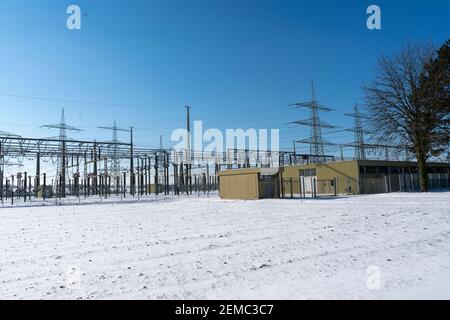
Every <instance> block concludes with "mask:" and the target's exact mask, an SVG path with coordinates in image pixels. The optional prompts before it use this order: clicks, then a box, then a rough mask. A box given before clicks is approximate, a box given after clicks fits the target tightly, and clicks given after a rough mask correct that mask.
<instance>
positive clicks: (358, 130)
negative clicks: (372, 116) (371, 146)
mask: <svg viewBox="0 0 450 320" xmlns="http://www.w3.org/2000/svg"><path fill="white" fill-rule="evenodd" d="M345 115H346V116H349V117H353V119H354V126H353V128H352V129H346V131H351V132H353V133H354V135H355V142H354V144H355V158H356V159H357V160H365V159H366V151H365V148H364V146H365V142H364V133H365V131H364V129H363V125H362V119H363V118H366V119H367V118H368V117H367V116H366V115H364V114H363V113H362V112H361V111H360V109H359V105H358V103H355V107H354V109H353V113H345Z"/></svg>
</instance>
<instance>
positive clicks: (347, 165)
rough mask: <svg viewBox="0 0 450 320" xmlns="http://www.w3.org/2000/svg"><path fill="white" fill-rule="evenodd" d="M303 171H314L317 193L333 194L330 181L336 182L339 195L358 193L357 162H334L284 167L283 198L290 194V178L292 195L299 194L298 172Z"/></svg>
mask: <svg viewBox="0 0 450 320" xmlns="http://www.w3.org/2000/svg"><path fill="white" fill-rule="evenodd" d="M305 169H316V177H317V180H319V182H318V183H317V186H318V189H317V192H318V193H334V186H332V184H331V180H333V179H336V181H337V192H338V193H339V194H354V193H358V192H359V188H358V172H359V171H358V163H357V161H356V160H355V161H336V162H327V163H313V164H307V165H296V166H289V167H284V168H283V170H282V176H283V178H282V179H283V186H284V193H285V196H288V195H289V194H290V193H291V189H290V184H291V182H290V179H291V178H292V188H293V193H294V194H299V193H300V191H299V190H300V187H301V185H300V184H301V180H300V170H305ZM325 180H326V181H325Z"/></svg>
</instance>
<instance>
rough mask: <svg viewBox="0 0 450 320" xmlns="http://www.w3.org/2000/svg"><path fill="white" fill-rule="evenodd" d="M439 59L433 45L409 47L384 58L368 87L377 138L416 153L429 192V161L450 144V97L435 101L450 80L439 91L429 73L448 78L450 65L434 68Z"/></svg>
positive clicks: (423, 186) (423, 184) (422, 186)
mask: <svg viewBox="0 0 450 320" xmlns="http://www.w3.org/2000/svg"><path fill="white" fill-rule="evenodd" d="M447 49H448V43H447ZM437 59H438V54H437V52H436V50H435V49H434V48H433V46H432V45H430V44H425V45H418V44H416V45H411V44H409V45H406V46H405V47H403V48H402V49H401V51H400V53H399V54H398V55H396V56H392V57H387V56H381V57H380V58H379V61H378V69H377V73H376V76H375V79H374V80H373V81H372V82H371V83H369V84H366V85H364V87H363V90H364V91H365V96H366V107H367V111H368V113H369V115H370V117H369V120H368V125H369V126H370V127H371V128H370V129H371V132H374V134H373V138H375V139H376V140H377V141H378V142H380V143H389V144H395V145H398V146H405V147H406V148H408V149H409V150H410V151H411V152H413V153H414V154H415V156H416V159H417V162H418V168H419V180H420V190H421V191H428V176H427V169H426V162H427V161H428V159H429V157H430V156H431V155H436V153H439V152H442V151H443V150H442V145H443V144H445V143H448V107H445V105H447V106H448V100H447V101H445V100H446V99H448V92H447V93H446V94H445V93H444V95H442V94H441V96H443V97H444V99H443V100H442V99H441V100H440V102H439V103H438V102H437V100H436V99H434V97H435V96H436V95H437V92H442V85H443V83H444V84H445V82H446V84H445V85H446V86H447V88H448V77H447V78H446V79H445V78H444V79H443V82H442V81H441V83H440V87H438V86H437V85H436V84H433V83H434V80H433V79H431V78H435V77H436V76H434V75H430V74H429V70H427V66H430V65H433V66H435V69H439V71H438V73H439V72H444V73H447V74H448V63H447V64H445V63H444V64H442V63H434V62H435V61H436V60H437ZM445 65H446V66H445ZM435 71H436V72H437V70H435ZM430 79H431V80H430ZM445 85H444V87H445ZM444 91H445V90H444ZM446 119H447V121H446ZM446 133H447V134H446ZM446 141H447V142H446Z"/></svg>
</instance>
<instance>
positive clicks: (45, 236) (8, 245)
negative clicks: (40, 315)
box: [0, 192, 450, 299]
mask: <svg viewBox="0 0 450 320" xmlns="http://www.w3.org/2000/svg"><path fill="white" fill-rule="evenodd" d="M127 201H128V202H124V201H122V200H120V199H115V200H114V199H109V200H105V202H104V203H103V204H99V203H97V204H89V205H72V204H71V203H73V202H76V201H75V200H74V201H72V202H71V201H68V202H67V203H66V205H60V206H56V205H54V203H53V202H52V201H49V202H48V203H46V204H47V206H42V205H38V204H37V203H32V205H31V206H30V204H28V205H26V204H22V205H21V206H19V207H16V208H7V207H5V208H0V221H1V225H0V243H1V251H0V298H1V299H17V298H18V299H149V298H150V299H332V298H333V299H379V298H385V299H398V298H405V299H449V298H450V206H449V204H450V192H435V193H427V194H419V193H392V194H381V195H365V196H349V197H338V198H322V199H320V198H319V199H273V200H272V199H267V200H259V201H238V200H236V201H232V200H221V199H219V198H217V197H215V196H214V197H209V198H208V197H196V196H195V197H191V198H190V199H188V198H187V197H186V196H184V197H181V198H174V197H165V198H164V197H159V198H158V199H156V198H154V197H153V198H145V199H141V200H140V201H136V200H132V199H128V200H127ZM368 268H369V269H368ZM368 270H369V273H368ZM370 270H372V271H373V270H378V271H379V273H376V275H378V274H379V277H375V278H373V277H372V276H374V274H373V273H371V271H370ZM376 275H375V276H376ZM373 279H375V286H373V285H371V283H372V282H370V280H373ZM378 280H379V281H378ZM377 281H378V282H377ZM368 284H369V285H368ZM372 284H373V283H372ZM377 284H379V285H377Z"/></svg>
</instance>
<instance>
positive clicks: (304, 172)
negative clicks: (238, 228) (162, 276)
mask: <svg viewBox="0 0 450 320" xmlns="http://www.w3.org/2000/svg"><path fill="white" fill-rule="evenodd" d="M311 88H312V99H311V101H308V102H299V103H295V104H293V105H291V106H292V107H293V108H295V109H307V110H309V118H307V119H304V120H297V121H293V122H291V123H292V124H295V125H300V126H308V127H310V137H309V138H307V139H302V140H294V141H293V150H292V151H276V152H270V151H265V152H262V151H261V150H247V149H243V150H241V149H239V150H238V149H228V150H226V151H225V152H221V153H219V152H212V153H208V154H207V155H206V154H204V153H203V151H200V150H192V149H191V148H190V145H189V144H190V138H189V139H187V141H188V146H187V147H186V149H185V150H182V151H177V152H175V151H174V150H172V149H164V148H163V147H162V144H160V148H144V147H138V146H136V145H135V144H134V142H133V127H130V128H129V129H121V128H118V127H117V125H116V123H115V122H114V125H113V126H112V127H98V128H101V129H106V130H111V131H112V132H113V138H112V140H111V141H103V142H102V141H96V140H93V141H83V140H76V139H71V138H68V137H67V132H72V131H81V130H79V129H77V128H74V127H72V126H69V125H67V124H66V123H65V118H64V110H63V113H62V117H61V122H60V123H59V124H53V125H44V126H41V127H44V128H49V129H57V130H59V136H58V137H56V138H25V137H21V136H17V135H14V134H9V133H6V132H2V131H0V198H1V204H2V206H5V205H6V206H11V205H14V204H17V203H24V202H25V203H26V202H29V203H31V202H36V201H39V200H42V201H45V200H48V199H65V198H75V199H78V200H79V201H81V199H86V198H93V197H97V198H100V199H103V198H110V197H120V198H121V199H124V198H127V197H128V198H129V197H134V198H138V199H139V198H141V197H144V196H149V195H156V196H158V195H166V196H168V195H172V196H180V195H183V194H184V195H187V196H191V195H197V196H200V195H207V196H208V195H209V194H210V193H218V195H219V196H220V197H221V198H223V199H262V198H294V197H300V198H307V197H318V196H327V197H329V196H338V195H345V194H368V193H386V192H399V191H400V192H411V191H418V190H419V177H418V168H417V163H416V162H415V161H414V159H413V158H412V157H411V154H410V150H409V149H408V148H407V147H405V146H401V145H385V144H373V143H367V142H365V140H364V135H365V133H367V132H366V131H365V130H364V129H363V125H362V122H363V120H364V119H367V116H366V115H364V114H363V113H362V112H361V111H360V110H359V107H358V105H357V104H356V105H355V107H354V112H352V113H347V114H345V115H346V116H350V117H352V118H353V119H354V126H353V128H350V129H345V128H344V129H342V128H338V127H337V126H334V125H332V124H328V123H325V122H323V121H322V120H321V119H320V116H319V115H320V113H321V112H329V111H333V109H331V108H328V107H325V106H323V105H321V104H319V103H318V101H317V100H316V98H315V93H314V86H313V84H312V85H311ZM189 108H190V107H186V109H187V132H188V133H189V137H190V132H191V131H190V120H189V119H190V118H189ZM323 129H328V130H330V129H332V130H335V131H331V132H327V134H329V133H331V134H334V133H337V132H342V131H348V132H352V133H353V134H354V142H352V143H331V142H328V141H326V140H325V139H323V138H322V130H323ZM118 131H123V132H127V133H128V134H129V140H128V142H120V141H119V140H118V137H117V135H118ZM299 143H301V144H308V145H309V153H307V154H301V153H297V152H296V144H299ZM326 146H334V147H338V148H340V151H341V152H340V153H341V154H340V157H339V156H335V155H327V154H325V147H326ZM344 148H351V149H352V150H354V156H353V157H351V158H344V155H343V149H344ZM449 160H450V155H447V159H446V160H444V161H436V160H433V161H431V162H429V163H428V167H427V174H428V179H429V188H430V189H440V188H449V187H450V161H449ZM45 164H46V165H50V167H49V168H48V167H47V168H45V166H44V165H45ZM24 168H27V170H23V169H24Z"/></svg>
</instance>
